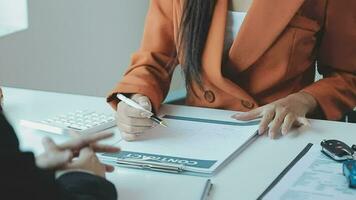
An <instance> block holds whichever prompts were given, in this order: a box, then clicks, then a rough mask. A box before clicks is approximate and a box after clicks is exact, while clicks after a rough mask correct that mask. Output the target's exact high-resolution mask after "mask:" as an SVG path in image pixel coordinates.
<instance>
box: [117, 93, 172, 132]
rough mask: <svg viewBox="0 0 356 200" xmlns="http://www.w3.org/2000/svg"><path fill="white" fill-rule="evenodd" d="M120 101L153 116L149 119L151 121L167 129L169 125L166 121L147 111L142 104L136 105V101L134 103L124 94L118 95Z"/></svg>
mask: <svg viewBox="0 0 356 200" xmlns="http://www.w3.org/2000/svg"><path fill="white" fill-rule="evenodd" d="M116 96H117V98H118V99H120V100H121V101H123V102H125V103H126V104H127V105H129V106H132V107H134V108H136V109H139V110H142V111H144V112H147V113H149V114H150V115H151V116H150V117H149V118H150V119H151V120H153V121H155V122H156V123H157V124H160V125H161V126H164V127H167V125H166V124H165V123H164V121H163V120H162V119H160V118H159V117H157V116H156V115H155V114H153V113H152V112H151V111H149V110H146V109H145V108H144V107H142V106H141V105H140V104H138V103H136V102H135V101H133V100H132V99H130V98H127V97H126V96H125V95H122V94H117V95H116Z"/></svg>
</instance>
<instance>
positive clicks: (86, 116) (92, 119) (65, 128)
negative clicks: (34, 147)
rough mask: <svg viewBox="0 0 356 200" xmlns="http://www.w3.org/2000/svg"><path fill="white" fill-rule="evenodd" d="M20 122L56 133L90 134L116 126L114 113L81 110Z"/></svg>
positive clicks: (23, 124)
mask: <svg viewBox="0 0 356 200" xmlns="http://www.w3.org/2000/svg"><path fill="white" fill-rule="evenodd" d="M20 124H21V125H22V126H24V127H27V128H32V129H36V130H41V131H46V132H50V133H55V134H71V133H79V134H90V133H95V132H100V131H103V130H105V129H108V128H111V127H114V126H115V125H116V121H115V117H114V114H103V113H98V112H95V111H88V110H83V111H82V110H79V111H76V112H72V113H68V114H65V115H59V116H55V117H53V118H49V119H44V120H39V121H31V120H21V122H20Z"/></svg>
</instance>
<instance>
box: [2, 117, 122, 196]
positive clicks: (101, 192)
mask: <svg viewBox="0 0 356 200" xmlns="http://www.w3.org/2000/svg"><path fill="white" fill-rule="evenodd" d="M0 160H1V164H0V191H1V196H2V197H9V199H14V200H17V199H21V200H22V199H26V200H32V199H33V200H49V199H50V200H82V199H86V200H92V199H93V200H96V199H98V200H99V199H100V200H114V199H116V198H117V195H116V190H115V188H114V186H113V185H112V184H111V183H110V182H108V181H106V180H105V179H103V178H101V177H98V176H94V175H91V174H87V173H79V172H75V173H74V172H72V173H68V174H65V175H63V176H62V177H60V178H59V179H58V180H56V179H55V172H54V171H53V170H42V169H39V168H38V167H37V166H36V162H35V157H34V155H33V154H32V153H27V152H21V151H20V150H19V142H18V139H17V137H16V134H15V132H14V130H13V128H12V127H11V126H10V124H9V123H8V122H7V121H6V119H5V117H4V116H3V114H2V113H1V112H0ZM10 197H11V198H10Z"/></svg>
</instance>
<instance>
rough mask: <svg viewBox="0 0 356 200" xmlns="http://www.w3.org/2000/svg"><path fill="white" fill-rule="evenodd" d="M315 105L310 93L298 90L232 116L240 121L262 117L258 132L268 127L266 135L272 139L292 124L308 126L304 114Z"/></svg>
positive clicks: (283, 133)
mask: <svg viewBox="0 0 356 200" xmlns="http://www.w3.org/2000/svg"><path fill="white" fill-rule="evenodd" d="M317 106H318V103H317V101H316V100H315V98H314V97H313V96H312V95H310V94H308V93H305V92H299V93H295V94H291V95H289V96H287V97H285V98H283V99H279V100H277V101H275V102H273V103H270V104H267V105H265V106H262V107H259V108H256V109H254V110H251V111H249V112H245V113H238V114H235V115H233V116H232V117H233V118H235V119H237V120H242V121H248V120H253V119H257V118H260V117H262V119H261V122H260V126H259V129H258V132H259V134H260V135H262V134H264V133H265V132H267V130H268V129H269V130H268V135H269V136H270V137H271V138H272V139H274V138H276V137H277V134H278V133H279V132H281V133H282V135H286V134H287V133H288V132H289V130H290V129H291V128H292V126H293V125H298V126H300V125H304V126H310V123H309V121H308V119H307V118H306V115H307V114H309V113H312V112H313V111H314V110H315V109H316V107H317Z"/></svg>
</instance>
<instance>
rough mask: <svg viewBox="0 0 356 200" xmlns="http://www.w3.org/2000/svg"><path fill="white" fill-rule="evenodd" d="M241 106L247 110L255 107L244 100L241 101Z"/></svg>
mask: <svg viewBox="0 0 356 200" xmlns="http://www.w3.org/2000/svg"><path fill="white" fill-rule="evenodd" d="M241 104H242V105H243V106H244V107H245V108H247V109H252V108H253V107H255V104H254V103H251V102H249V101H245V100H241Z"/></svg>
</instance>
